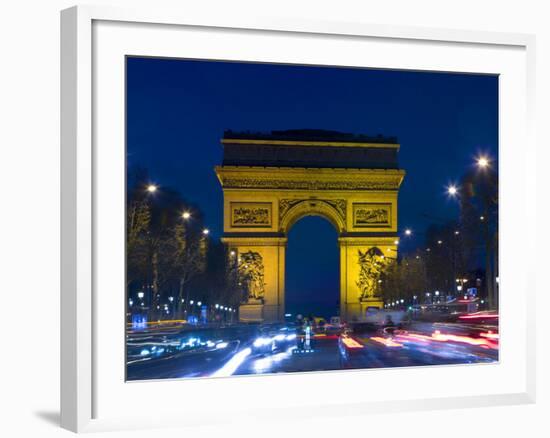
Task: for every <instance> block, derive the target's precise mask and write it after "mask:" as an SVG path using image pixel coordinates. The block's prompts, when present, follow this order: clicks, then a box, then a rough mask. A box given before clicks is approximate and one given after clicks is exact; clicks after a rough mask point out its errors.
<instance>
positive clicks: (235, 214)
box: [230, 202, 271, 228]
mask: <svg viewBox="0 0 550 438" xmlns="http://www.w3.org/2000/svg"><path fill="white" fill-rule="evenodd" d="M230 208H231V226H232V227H234V228H239V227H246V228H249V227H252V228H269V227H271V202H231V204H230Z"/></svg>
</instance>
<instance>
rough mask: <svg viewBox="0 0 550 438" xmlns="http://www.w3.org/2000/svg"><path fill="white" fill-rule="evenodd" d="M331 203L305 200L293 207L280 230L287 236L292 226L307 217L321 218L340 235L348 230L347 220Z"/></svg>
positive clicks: (281, 221) (282, 219) (285, 215)
mask: <svg viewBox="0 0 550 438" xmlns="http://www.w3.org/2000/svg"><path fill="white" fill-rule="evenodd" d="M329 202H330V201H324V200H319V199H304V200H302V201H300V202H298V203H297V204H295V205H293V206H292V207H291V208H290V209H289V210H288V211H287V212H286V213H285V214H284V215H283V216H282V217H281V219H280V222H279V229H280V231H281V232H282V233H284V234H285V235H286V234H288V231H289V230H290V228H292V225H294V224H295V223H296V222H298V221H299V220H300V219H301V218H303V217H306V216H321V217H323V218H325V219H326V220H328V221H329V222H330V223H331V224H332V225H333V226H334V228H336V231H337V232H338V233H339V234H342V233H343V232H344V231H345V230H346V218H345V217H343V216H342V213H340V212H339V211H338V210H337V209H336V208H335V207H334V206H332V205H331V204H330V203H329Z"/></svg>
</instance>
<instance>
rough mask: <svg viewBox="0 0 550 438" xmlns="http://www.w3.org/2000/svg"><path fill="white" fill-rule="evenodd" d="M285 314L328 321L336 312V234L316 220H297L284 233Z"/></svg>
mask: <svg viewBox="0 0 550 438" xmlns="http://www.w3.org/2000/svg"><path fill="white" fill-rule="evenodd" d="M285 278H286V282H285V313H286V314H291V315H292V318H294V317H295V316H296V315H297V314H302V315H303V316H315V317H323V318H325V319H327V320H328V319H329V318H330V317H331V316H336V315H338V314H339V309H340V301H339V300H340V255H339V249H338V233H337V231H336V229H335V228H334V226H333V225H332V224H331V223H330V222H329V221H328V220H327V219H325V218H323V217H320V216H306V217H303V218H301V219H300V220H298V221H297V222H296V223H295V224H294V225H293V226H292V228H291V229H290V231H289V233H288V244H287V253H286V274H285Z"/></svg>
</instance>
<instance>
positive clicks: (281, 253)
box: [216, 130, 404, 321]
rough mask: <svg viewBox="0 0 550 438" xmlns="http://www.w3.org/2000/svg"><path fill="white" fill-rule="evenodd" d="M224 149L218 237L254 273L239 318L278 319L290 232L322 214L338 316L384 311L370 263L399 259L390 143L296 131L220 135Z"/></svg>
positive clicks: (397, 173)
mask: <svg viewBox="0 0 550 438" xmlns="http://www.w3.org/2000/svg"><path fill="white" fill-rule="evenodd" d="M222 143H223V146H224V161H223V164H222V165H221V166H217V167H216V174H217V176H218V179H219V181H220V183H221V185H222V188H223V194H224V237H223V239H222V240H223V242H224V243H225V244H226V245H227V246H228V249H229V251H228V253H230V254H233V257H237V259H238V269H239V271H242V272H247V273H248V274H247V275H248V277H247V278H255V279H257V278H260V277H261V282H259V280H255V281H254V282H253V287H254V290H253V291H249V293H248V294H245V295H246V296H248V300H247V301H246V302H244V303H243V305H242V306H241V308H240V317H241V319H243V320H264V321H274V320H280V319H283V316H284V310H285V309H284V304H285V252H286V244H287V235H288V232H289V230H290V228H291V227H292V225H293V224H294V223H295V222H297V221H298V220H299V219H301V218H302V217H304V216H311V215H317V216H322V217H324V218H326V219H327V220H328V221H329V222H330V223H332V224H333V226H334V227H335V228H336V230H337V232H338V235H339V238H338V243H339V247H340V315H341V316H342V317H343V318H344V319H346V320H351V319H353V318H358V319H360V318H361V316H362V315H364V313H365V311H366V309H367V308H368V307H379V308H380V307H382V304H383V303H382V300H381V298H380V296H379V295H378V292H377V291H378V288H377V286H376V284H377V281H376V278H377V277H376V275H377V267H378V266H379V262H380V261H381V260H385V261H386V262H387V261H388V260H390V259H395V257H396V256H397V239H398V237H397V236H398V235H397V211H398V210H397V200H398V199H397V198H398V192H399V187H400V185H401V182H402V180H403V177H404V171H403V170H401V169H399V168H398V164H397V152H398V150H399V145H398V144H397V142H396V140H395V139H385V138H382V137H374V138H371V137H364V136H351V135H349V134H341V133H335V132H332V131H313V130H301V131H281V132H273V133H271V134H249V133H246V134H242V133H241V134H238V133H232V132H226V133H225V135H224V138H223V139H222ZM252 257H253V260H255V262H254V263H255V265H254V266H255V267H254V266H253V267H252V268H250V266H251V264H250V262H247V260H252ZM244 266H246V268H245V267H244ZM250 269H254V270H255V271H254V272H249V271H250ZM260 270H261V273H260V272H259V271H260ZM256 271H257V272H256Z"/></svg>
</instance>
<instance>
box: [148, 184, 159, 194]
mask: <svg viewBox="0 0 550 438" xmlns="http://www.w3.org/2000/svg"><path fill="white" fill-rule="evenodd" d="M157 189H158V186H156V185H155V184H149V185H148V186H147V191H148V192H149V193H155V192H156V191H157Z"/></svg>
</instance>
